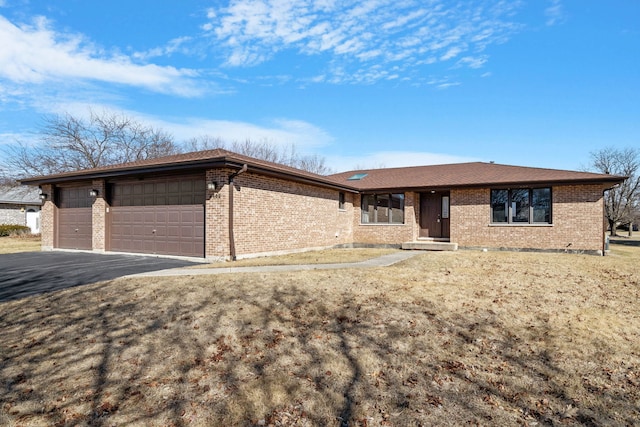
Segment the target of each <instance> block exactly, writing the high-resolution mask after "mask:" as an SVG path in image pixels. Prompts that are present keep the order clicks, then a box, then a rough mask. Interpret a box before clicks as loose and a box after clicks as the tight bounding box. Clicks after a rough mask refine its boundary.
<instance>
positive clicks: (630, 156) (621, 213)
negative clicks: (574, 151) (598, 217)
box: [591, 147, 640, 236]
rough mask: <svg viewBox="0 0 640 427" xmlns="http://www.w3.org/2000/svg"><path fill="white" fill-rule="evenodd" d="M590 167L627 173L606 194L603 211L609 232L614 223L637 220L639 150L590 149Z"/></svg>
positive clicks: (613, 229) (639, 196) (604, 171)
mask: <svg viewBox="0 0 640 427" xmlns="http://www.w3.org/2000/svg"><path fill="white" fill-rule="evenodd" d="M591 165H592V167H593V168H594V169H595V170H597V171H599V172H602V173H606V174H611V175H621V176H626V177H628V179H627V180H625V181H624V182H622V183H621V184H620V185H618V186H617V187H615V188H612V189H611V190H609V191H607V194H605V215H606V217H607V221H608V222H609V227H610V229H611V235H612V236H615V235H617V233H616V227H617V226H618V225H620V224H628V223H630V222H634V221H637V220H638V217H639V210H640V150H639V149H637V148H626V149H616V148H613V147H607V148H603V149H601V150H598V151H594V152H592V153H591Z"/></svg>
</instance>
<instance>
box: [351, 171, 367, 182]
mask: <svg viewBox="0 0 640 427" xmlns="http://www.w3.org/2000/svg"><path fill="white" fill-rule="evenodd" d="M367 175H368V174H366V173H357V174H355V175H351V176H350V177H349V178H347V181H360V180H361V179H364V177H365V176H367Z"/></svg>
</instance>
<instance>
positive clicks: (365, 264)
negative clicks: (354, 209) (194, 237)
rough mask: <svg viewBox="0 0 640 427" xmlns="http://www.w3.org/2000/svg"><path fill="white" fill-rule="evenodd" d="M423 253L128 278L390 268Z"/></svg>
mask: <svg viewBox="0 0 640 427" xmlns="http://www.w3.org/2000/svg"><path fill="white" fill-rule="evenodd" d="M420 253H424V252H421V251H401V252H394V253H392V254H388V255H383V256H381V257H378V258H372V259H368V260H366V261H360V262H348V263H342V264H340V263H337V264H300V265H264V266H256V267H219V268H172V269H169V270H158V271H149V272H145V273H140V274H132V275H130V276H126V277H162V276H202V275H205V274H229V273H268V272H277V271H305V270H337V269H340V268H369V267H388V266H390V265H393V264H396V263H398V262H400V261H404V260H406V259H409V258H412V257H414V256H416V255H418V254H420Z"/></svg>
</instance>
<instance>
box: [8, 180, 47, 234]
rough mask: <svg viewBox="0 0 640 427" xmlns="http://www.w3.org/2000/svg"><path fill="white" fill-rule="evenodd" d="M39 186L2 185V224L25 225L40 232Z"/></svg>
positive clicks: (34, 231)
mask: <svg viewBox="0 0 640 427" xmlns="http://www.w3.org/2000/svg"><path fill="white" fill-rule="evenodd" d="M41 203H42V201H41V200H40V197H39V191H38V189H37V188H33V187H24V186H14V185H0V224H11V225H25V226H28V227H29V228H31V232H32V233H33V234H37V233H39V232H40V205H41Z"/></svg>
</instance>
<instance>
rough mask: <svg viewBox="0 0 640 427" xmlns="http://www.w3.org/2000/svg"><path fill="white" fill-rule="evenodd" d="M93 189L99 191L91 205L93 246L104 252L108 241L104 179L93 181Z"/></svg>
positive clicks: (95, 249) (96, 249)
mask: <svg viewBox="0 0 640 427" xmlns="http://www.w3.org/2000/svg"><path fill="white" fill-rule="evenodd" d="M91 188H92V189H94V190H98V196H97V197H96V199H95V200H94V201H93V204H92V205H91V222H92V229H93V234H92V242H91V243H92V246H93V250H94V251H98V252H104V251H105V249H106V239H107V207H108V205H107V201H106V195H105V192H106V184H105V181H104V180H103V179H99V180H93V182H92V183H91Z"/></svg>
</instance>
